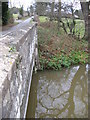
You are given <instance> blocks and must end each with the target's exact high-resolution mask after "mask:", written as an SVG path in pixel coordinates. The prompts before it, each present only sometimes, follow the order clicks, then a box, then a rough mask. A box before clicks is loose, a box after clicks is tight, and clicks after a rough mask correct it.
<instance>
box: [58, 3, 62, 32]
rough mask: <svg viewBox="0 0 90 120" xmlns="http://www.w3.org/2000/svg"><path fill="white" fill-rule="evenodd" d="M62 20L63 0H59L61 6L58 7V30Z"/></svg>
mask: <svg viewBox="0 0 90 120" xmlns="http://www.w3.org/2000/svg"><path fill="white" fill-rule="evenodd" d="M60 21H61V1H59V8H58V30H59V28H60Z"/></svg>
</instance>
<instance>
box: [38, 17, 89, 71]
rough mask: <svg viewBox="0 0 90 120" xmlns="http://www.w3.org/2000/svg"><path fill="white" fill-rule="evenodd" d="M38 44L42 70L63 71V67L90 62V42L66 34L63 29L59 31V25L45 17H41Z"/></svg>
mask: <svg viewBox="0 0 90 120" xmlns="http://www.w3.org/2000/svg"><path fill="white" fill-rule="evenodd" d="M77 23H78V24H79V23H80V22H79V20H78V21H77ZM38 42H39V58H40V65H41V70H43V69H54V70H61V68H62V67H70V66H71V65H75V64H85V63H87V62H88V55H89V53H88V42H87V41H85V40H83V39H81V40H78V39H76V38H74V37H72V36H69V35H67V34H65V32H64V30H63V29H62V28H60V31H58V29H57V23H56V22H54V21H53V22H49V21H48V20H46V19H45V18H44V17H40V25H39V26H38Z"/></svg>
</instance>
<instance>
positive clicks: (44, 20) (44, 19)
mask: <svg viewBox="0 0 90 120" xmlns="http://www.w3.org/2000/svg"><path fill="white" fill-rule="evenodd" d="M39 19H40V22H41V23H42V22H46V21H47V20H48V17H45V16H40V17H39Z"/></svg>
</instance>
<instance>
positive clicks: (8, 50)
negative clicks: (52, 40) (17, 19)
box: [0, 23, 37, 118]
mask: <svg viewBox="0 0 90 120" xmlns="http://www.w3.org/2000/svg"><path fill="white" fill-rule="evenodd" d="M36 56H37V27H36V24H35V23H32V24H31V25H27V26H23V27H22V28H21V29H18V30H17V31H13V32H10V33H9V34H8V35H6V36H2V38H1V39H0V111H1V112H0V114H1V116H0V117H2V118H25V115H26V110H27V104H28V96H29V90H30V84H31V79H32V72H33V67H34V64H35V58H36Z"/></svg>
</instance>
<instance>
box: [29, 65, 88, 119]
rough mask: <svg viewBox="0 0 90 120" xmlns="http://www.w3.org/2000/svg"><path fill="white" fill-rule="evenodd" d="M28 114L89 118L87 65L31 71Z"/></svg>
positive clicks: (41, 116)
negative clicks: (60, 69)
mask: <svg viewBox="0 0 90 120" xmlns="http://www.w3.org/2000/svg"><path fill="white" fill-rule="evenodd" d="M27 118H88V65H86V66H85V65H82V66H74V67H71V68H70V69H64V70H62V71H40V72H38V73H36V74H33V79H32V84H31V90H30V97H29V103H28V109H27Z"/></svg>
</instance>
